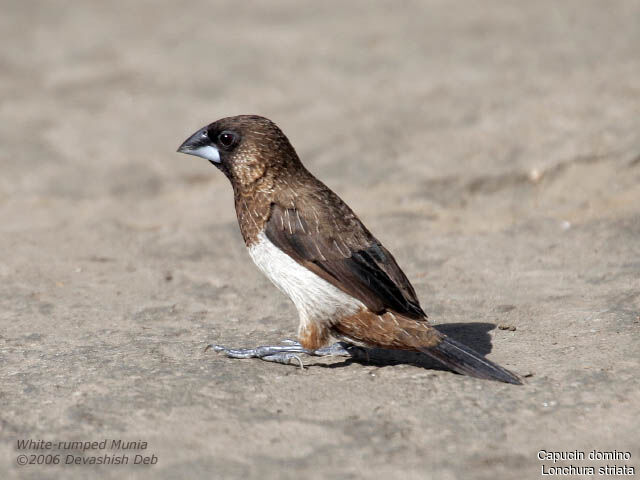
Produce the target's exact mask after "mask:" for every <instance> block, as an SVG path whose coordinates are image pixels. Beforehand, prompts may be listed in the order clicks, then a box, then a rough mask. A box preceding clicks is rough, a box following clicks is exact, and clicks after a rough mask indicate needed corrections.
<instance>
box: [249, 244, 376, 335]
mask: <svg viewBox="0 0 640 480" xmlns="http://www.w3.org/2000/svg"><path fill="white" fill-rule="evenodd" d="M248 250H249V255H251V258H252V259H253V261H254V262H255V264H256V265H257V266H258V268H259V269H260V270H262V272H263V273H264V274H265V275H266V276H267V278H269V280H271V281H272V282H273V283H274V284H275V286H276V287H278V288H279V289H280V290H281V291H282V292H283V293H285V294H286V295H287V296H288V297H289V298H290V299H291V301H293V303H294V304H295V306H296V308H297V309H298V313H299V314H300V321H301V324H302V325H304V324H306V322H308V321H321V322H323V323H324V322H326V323H327V324H328V325H333V324H334V323H335V322H337V321H339V320H340V319H341V318H343V317H345V316H348V315H353V314H354V313H356V312H358V311H359V310H360V309H361V308H364V305H363V304H362V302H360V301H359V300H358V299H356V298H354V297H352V296H351V295H349V294H347V293H345V292H343V291H342V290H340V289H339V288H337V287H335V286H334V285H332V284H331V283H329V282H327V281H326V280H324V279H322V278H320V277H319V276H318V275H316V274H315V273H313V272H312V271H311V270H309V269H308V268H306V267H305V266H303V265H301V264H299V263H298V262H296V261H295V260H294V259H293V258H291V257H290V256H289V255H287V254H286V253H284V252H283V251H282V250H280V249H279V248H278V247H277V246H275V245H274V244H273V243H272V242H271V241H270V240H269V239H268V238H267V237H266V235H265V234H264V233H260V234H259V235H258V241H257V242H255V243H254V244H253V245H251V246H249V248H248ZM302 325H301V326H302Z"/></svg>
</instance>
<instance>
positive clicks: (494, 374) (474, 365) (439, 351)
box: [418, 335, 522, 385]
mask: <svg viewBox="0 0 640 480" xmlns="http://www.w3.org/2000/svg"><path fill="white" fill-rule="evenodd" d="M418 350H420V351H421V352H422V353H425V354H427V355H429V356H430V357H432V358H435V359H436V360H438V361H439V362H441V363H443V364H444V365H446V366H447V367H449V368H450V369H451V370H453V371H455V372H458V373H461V374H463V375H469V376H471V377H476V378H484V379H487V380H497V381H500V382H506V383H513V384H515V385H522V379H521V378H520V377H518V375H516V374H515V373H512V372H510V371H509V370H507V369H506V368H502V367H501V366H500V365H497V364H495V363H493V362H491V361H489V360H487V359H486V358H483V357H482V355H480V354H479V353H477V352H475V351H474V350H472V349H471V348H469V347H467V346H465V345H463V344H462V343H459V342H456V341H455V340H453V339H451V338H449V337H447V336H446V335H443V336H442V340H441V341H440V343H438V344H437V345H435V346H432V347H419V348H418Z"/></svg>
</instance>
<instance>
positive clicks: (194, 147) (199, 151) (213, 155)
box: [177, 127, 220, 163]
mask: <svg viewBox="0 0 640 480" xmlns="http://www.w3.org/2000/svg"><path fill="white" fill-rule="evenodd" d="M177 151H178V152H179V153H186V154H187V155H195V156H196V157H202V158H205V159H207V160H209V161H210V162H213V163H220V152H218V149H217V148H216V147H215V145H214V144H213V142H212V141H211V139H210V138H209V135H208V133H207V127H204V128H201V129H200V130H198V131H197V132H196V133H194V134H193V135H191V136H190V137H189V138H187V139H186V140H185V141H184V142H183V143H182V145H180V147H179V148H178V150H177Z"/></svg>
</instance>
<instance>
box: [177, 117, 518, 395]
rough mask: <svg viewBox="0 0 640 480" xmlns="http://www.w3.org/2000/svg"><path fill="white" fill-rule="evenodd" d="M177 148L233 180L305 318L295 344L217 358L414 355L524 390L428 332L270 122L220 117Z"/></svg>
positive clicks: (251, 235) (388, 264)
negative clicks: (377, 351)
mask: <svg viewBox="0 0 640 480" xmlns="http://www.w3.org/2000/svg"><path fill="white" fill-rule="evenodd" d="M177 151H178V152H179V153H184V154H188V155H195V156H198V157H202V158H204V159H206V160H208V161H209V162H210V163H212V164H213V165H214V166H215V167H217V168H218V169H219V170H220V171H221V172H222V173H223V174H224V175H225V176H226V177H227V178H228V179H229V181H230V183H231V186H232V188H233V195H234V203H235V210H236V215H237V219H238V225H239V227H240V232H241V233H242V237H243V239H244V242H245V245H246V247H247V249H248V252H249V256H250V257H251V258H252V260H253V262H254V263H255V264H256V265H257V267H258V268H259V269H260V270H261V271H262V272H263V273H264V274H265V275H266V276H267V277H268V278H269V279H270V280H271V282H272V283H273V284H275V286H276V287H278V289H280V290H281V291H282V292H283V293H284V294H286V295H287V296H288V297H289V298H290V300H291V301H292V302H293V303H294V305H295V307H296V309H297V311H298V316H299V326H298V341H293V340H287V341H285V342H283V344H282V345H273V346H259V347H256V348H227V347H224V346H221V345H216V346H214V349H215V350H216V351H219V352H223V353H225V354H226V355H227V356H228V357H232V358H261V359H263V360H267V361H273V362H279V363H284V364H287V363H291V364H295V363H296V362H300V365H301V366H302V362H301V360H300V357H299V355H300V354H307V355H316V356H325V355H347V356H348V355H350V356H356V354H357V352H359V351H361V350H362V349H370V348H381V349H392V350H404V351H416V352H422V353H424V354H426V355H428V356H430V357H432V358H435V359H436V360H438V361H439V362H441V363H443V364H444V365H445V366H446V367H448V368H449V369H451V370H453V371H454V372H457V373H460V374H463V375H468V376H472V377H477V378H482V379H488V380H496V381H502V382H505V383H511V384H522V379H521V378H520V377H519V376H518V375H516V374H515V373H512V372H510V371H509V370H507V369H505V368H503V367H501V366H499V365H497V364H495V363H493V362H491V361H490V360H488V359H486V358H484V357H483V356H482V355H481V354H479V353H477V352H475V351H474V350H473V349H471V348H469V347H467V346H466V345H464V344H462V343H460V342H458V341H456V340H454V339H452V338H450V337H449V336H447V335H445V334H443V333H441V332H439V331H438V330H437V329H436V328H434V327H433V326H432V325H431V323H430V322H429V320H428V319H427V315H426V314H425V312H424V311H423V309H422V307H421V306H420V302H419V300H418V297H417V295H416V292H415V289H414V288H413V286H412V285H411V283H410V282H409V279H408V278H407V276H406V275H405V274H404V272H403V271H402V270H401V268H400V267H399V266H398V263H397V262H396V260H395V258H394V257H393V255H392V254H391V252H389V250H387V249H386V248H385V247H384V246H383V245H382V243H381V242H380V241H379V240H378V239H376V237H374V236H373V234H372V233H371V232H370V231H369V230H368V229H367V227H365V225H364V224H363V223H362V222H361V221H360V219H359V218H358V217H357V216H356V214H355V213H354V212H353V210H352V209H351V208H350V207H349V206H348V205H347V204H346V203H345V202H344V201H343V200H342V199H341V198H340V197H339V196H338V195H337V194H336V193H334V192H333V191H332V190H331V189H330V188H329V187H327V186H326V185H325V184H324V183H322V182H321V181H320V180H318V179H317V178H316V177H315V176H314V175H313V174H312V173H311V172H309V171H308V170H307V169H306V168H305V166H304V165H303V164H302V162H301V161H300V158H299V157H298V154H297V153H296V151H295V149H294V148H293V146H292V145H291V143H290V141H289V139H288V138H287V137H286V136H285V134H284V133H283V132H282V130H281V129H280V128H279V127H278V126H277V125H276V124H275V123H274V122H272V121H271V120H269V119H267V118H265V117H262V116H258V115H238V116H231V117H225V118H221V119H220V120H217V121H215V122H213V123H210V124H208V125H206V126H204V127H202V128H200V129H199V130H198V131H196V132H195V133H194V134H192V135H191V136H189V138H187V139H186V140H185V141H184V142H183V143H182V145H180V147H179V148H178V150H177ZM332 340H335V341H336V342H335V343H331V341H332Z"/></svg>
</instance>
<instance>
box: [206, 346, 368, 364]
mask: <svg viewBox="0 0 640 480" xmlns="http://www.w3.org/2000/svg"><path fill="white" fill-rule="evenodd" d="M282 343H284V345H264V346H260V347H255V348H227V347H223V346H222V345H209V346H208V347H207V350H208V349H209V348H212V349H213V350H215V351H216V352H222V353H224V354H225V355H226V356H227V357H230V358H259V359H261V360H265V361H267V362H276V363H282V364H285V365H289V364H293V363H296V364H298V365H300V367H302V366H303V363H302V359H301V358H300V357H299V355H300V354H303V355H310V356H313V357H327V356H345V357H358V356H360V355H361V352H362V350H363V349H362V348H361V347H356V346H354V345H351V344H349V343H346V342H336V343H334V344H333V345H329V346H327V347H322V348H319V349H317V350H310V349H308V348H304V347H303V346H302V345H300V343H299V342H295V341H293V340H284V341H283V342H282Z"/></svg>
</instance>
